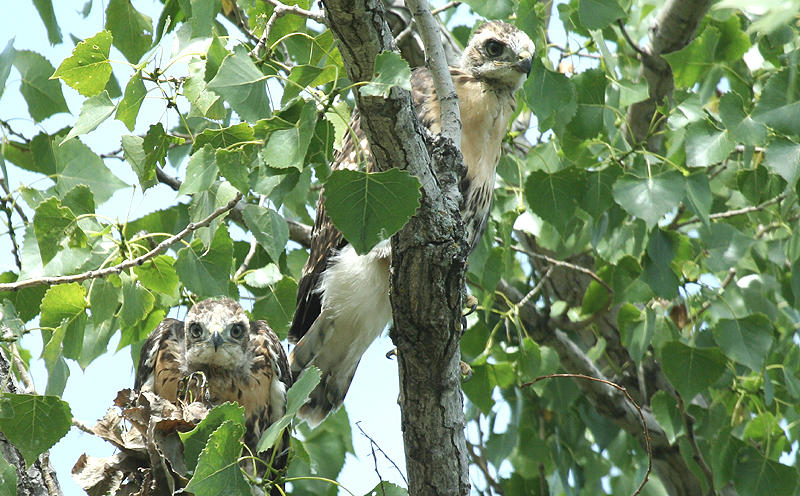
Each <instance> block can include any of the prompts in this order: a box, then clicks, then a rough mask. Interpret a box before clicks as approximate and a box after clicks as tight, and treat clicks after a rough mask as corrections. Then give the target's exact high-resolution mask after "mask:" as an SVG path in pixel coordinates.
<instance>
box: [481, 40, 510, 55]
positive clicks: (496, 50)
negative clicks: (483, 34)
mask: <svg viewBox="0 0 800 496" xmlns="http://www.w3.org/2000/svg"><path fill="white" fill-rule="evenodd" d="M484 47H485V48H486V54H487V55H489V56H490V57H499V56H501V55H503V50H504V49H505V47H506V46H505V45H504V44H503V43H501V42H499V41H497V40H489V41H487V42H486V44H485V45H484Z"/></svg>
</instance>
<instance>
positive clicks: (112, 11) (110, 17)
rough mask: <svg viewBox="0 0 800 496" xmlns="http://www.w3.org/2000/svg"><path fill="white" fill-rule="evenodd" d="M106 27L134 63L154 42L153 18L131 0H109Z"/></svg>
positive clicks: (115, 43)
mask: <svg viewBox="0 0 800 496" xmlns="http://www.w3.org/2000/svg"><path fill="white" fill-rule="evenodd" d="M105 27H106V29H108V30H109V31H111V34H112V35H113V36H114V46H115V47H117V49H118V50H119V51H120V52H122V55H124V56H125V58H126V59H128V62H130V63H132V64H136V63H137V62H139V59H141V58H142V55H144V54H145V52H147V51H148V50H149V49H150V45H151V44H152V43H153V19H151V18H150V17H148V16H146V15H144V14H142V13H141V12H139V11H138V10H136V9H135V8H134V7H133V4H131V2H130V0H110V1H109V2H108V7H106V26H105ZM131 130H133V129H131Z"/></svg>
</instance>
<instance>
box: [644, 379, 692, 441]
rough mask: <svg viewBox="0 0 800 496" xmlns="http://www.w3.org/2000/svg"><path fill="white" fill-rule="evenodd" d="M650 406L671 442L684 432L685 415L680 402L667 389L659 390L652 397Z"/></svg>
mask: <svg viewBox="0 0 800 496" xmlns="http://www.w3.org/2000/svg"><path fill="white" fill-rule="evenodd" d="M650 407H651V408H652V409H653V415H655V417H656V420H658V423H659V425H660V426H661V428H662V429H664V434H666V436H667V440H668V441H669V443H670V444H672V443H674V442H675V439H676V438H677V437H678V436H680V435H681V434H683V431H684V429H683V416H681V411H680V409H679V408H678V402H677V401H676V400H675V398H673V397H672V396H671V395H670V394H669V393H667V392H666V391H657V392H656V394H654V395H653V397H652V398H651V399H650Z"/></svg>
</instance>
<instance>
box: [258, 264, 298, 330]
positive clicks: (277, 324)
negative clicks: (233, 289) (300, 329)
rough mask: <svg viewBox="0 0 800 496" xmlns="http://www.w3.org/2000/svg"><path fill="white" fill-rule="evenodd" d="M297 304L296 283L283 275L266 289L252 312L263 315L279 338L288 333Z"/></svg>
mask: <svg viewBox="0 0 800 496" xmlns="http://www.w3.org/2000/svg"><path fill="white" fill-rule="evenodd" d="M296 306H297V283H296V282H295V281H294V279H292V278H291V277H284V278H282V279H280V280H279V281H278V282H277V283H275V284H274V285H272V286H270V287H269V288H268V289H267V294H266V295H265V296H264V297H262V298H260V299H259V300H258V301H256V303H255V305H253V313H255V314H258V315H264V316H265V320H266V321H267V323H269V326H270V327H271V328H272V330H273V331H275V334H277V335H278V337H279V338H281V339H283V338H285V337H286V335H287V334H288V333H289V326H290V325H291V323H292V318H293V317H294V309H295V307H296Z"/></svg>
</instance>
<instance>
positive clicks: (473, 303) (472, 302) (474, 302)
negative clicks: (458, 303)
mask: <svg viewBox="0 0 800 496" xmlns="http://www.w3.org/2000/svg"><path fill="white" fill-rule="evenodd" d="M464 306H465V307H467V308H468V310H467V313H465V314H464V317H467V316H470V315H472V314H473V313H475V311H476V310H477V309H478V299H477V298H475V296H473V295H471V294H468V295H467V297H466V298H464Z"/></svg>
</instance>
